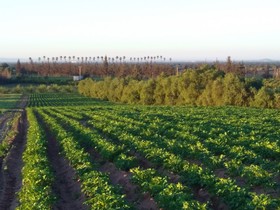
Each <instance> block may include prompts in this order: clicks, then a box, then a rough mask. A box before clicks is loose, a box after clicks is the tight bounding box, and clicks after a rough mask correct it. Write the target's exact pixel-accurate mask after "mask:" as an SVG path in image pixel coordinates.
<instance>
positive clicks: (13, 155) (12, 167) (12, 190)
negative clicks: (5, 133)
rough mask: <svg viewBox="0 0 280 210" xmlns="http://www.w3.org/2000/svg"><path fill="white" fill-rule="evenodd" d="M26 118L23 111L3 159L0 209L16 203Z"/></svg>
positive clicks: (13, 205) (12, 206) (20, 181)
mask: <svg viewBox="0 0 280 210" xmlns="http://www.w3.org/2000/svg"><path fill="white" fill-rule="evenodd" d="M26 130H27V119H26V113H25V111H23V113H22V116H21V119H20V121H19V124H18V132H19V133H18V134H17V136H16V137H15V139H14V141H13V142H12V147H11V149H10V151H9V153H8V155H7V156H6V158H5V159H4V160H3V163H2V167H1V175H2V177H1V180H2V182H1V184H2V187H1V189H2V191H1V192H0V209H14V208H15V207H16V205H17V198H16V192H17V191H18V190H19V189H20V187H21V184H22V178H21V169H22V166H23V161H22V153H23V151H24V147H25V142H26Z"/></svg>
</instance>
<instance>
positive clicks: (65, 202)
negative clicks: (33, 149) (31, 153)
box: [36, 114, 89, 210]
mask: <svg viewBox="0 0 280 210" xmlns="http://www.w3.org/2000/svg"><path fill="white" fill-rule="evenodd" d="M36 117H37V119H38V122H39V123H40V124H42V125H44V123H43V121H42V119H41V118H40V117H38V114H37V115H36ZM44 129H45V132H46V136H47V155H48V159H49V161H50V164H51V168H52V169H53V172H54V176H55V178H54V183H53V186H52V190H53V192H54V194H55V196H56V198H57V201H56V202H55V204H54V206H53V207H52V209H54V210H58V209H67V210H77V209H79V210H87V209H89V207H88V206H86V205H85V204H84V202H85V200H86V199H85V195H84V194H83V193H82V191H81V184H80V183H79V182H78V181H77V180H76V175H75V171H74V169H73V168H72V167H71V166H70V164H69V162H68V161H67V160H66V159H65V158H64V157H63V156H62V155H61V154H60V152H59V151H60V150H59V144H58V142H57V141H56V139H55V138H54V137H53V136H52V134H51V132H50V130H49V129H48V128H47V127H46V126H45V127H44Z"/></svg>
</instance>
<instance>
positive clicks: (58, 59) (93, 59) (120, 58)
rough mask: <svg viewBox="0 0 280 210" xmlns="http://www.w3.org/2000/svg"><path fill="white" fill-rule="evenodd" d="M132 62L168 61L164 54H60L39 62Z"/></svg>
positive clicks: (40, 58)
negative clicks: (129, 55)
mask: <svg viewBox="0 0 280 210" xmlns="http://www.w3.org/2000/svg"><path fill="white" fill-rule="evenodd" d="M105 60H106V61H107V62H113V63H114V62H118V61H119V62H120V63H122V62H127V61H128V62H130V63H136V62H137V63H140V62H166V61H167V59H166V57H163V56H162V55H157V56H143V57H130V58H129V59H128V60H127V57H126V56H116V57H107V56H96V57H91V56H89V57H83V56H82V57H76V56H59V57H51V58H50V57H46V56H43V57H38V63H41V62H42V63H46V62H47V63H49V62H53V63H54V62H56V63H58V62H60V63H67V62H69V63H70V62H73V63H95V62H104V61H105ZM168 60H169V61H170V62H171V61H172V58H169V59H168ZM29 61H30V62H31V63H32V62H34V60H33V59H32V58H31V57H29Z"/></svg>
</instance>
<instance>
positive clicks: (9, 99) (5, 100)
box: [0, 88, 21, 111]
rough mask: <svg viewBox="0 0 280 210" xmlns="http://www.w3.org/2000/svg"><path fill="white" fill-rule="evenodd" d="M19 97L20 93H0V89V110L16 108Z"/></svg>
mask: <svg viewBox="0 0 280 210" xmlns="http://www.w3.org/2000/svg"><path fill="white" fill-rule="evenodd" d="M0 89H1V88H0ZM20 97H21V94H1V91H0V110H1V109H3V111H4V110H5V109H12V108H16V106H17V103H18V102H19V100H20Z"/></svg>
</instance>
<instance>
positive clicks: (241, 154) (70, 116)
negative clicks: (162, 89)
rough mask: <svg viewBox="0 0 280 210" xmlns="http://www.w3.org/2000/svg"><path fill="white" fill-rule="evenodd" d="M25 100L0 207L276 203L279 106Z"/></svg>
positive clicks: (6, 161)
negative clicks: (247, 106) (197, 105)
mask: <svg viewBox="0 0 280 210" xmlns="http://www.w3.org/2000/svg"><path fill="white" fill-rule="evenodd" d="M26 99H27V98H26V97H22V98H21V100H22V101H26V102H27V108H26V109H24V105H25V102H22V103H18V104H21V106H22V107H21V108H23V109H22V111H21V112H15V114H13V117H11V123H10V124H11V126H10V127H8V128H6V130H7V132H11V138H10V140H9V141H7V140H5V138H4V137H3V136H1V139H2V144H3V143H4V142H6V141H7V142H8V143H7V146H6V147H5V149H4V152H3V154H1V155H2V156H1V157H2V158H1V163H2V170H1V177H0V178H1V182H0V188H1V197H0V204H1V206H0V207H2V208H1V209H9V208H12V209H13V208H15V207H17V208H18V209H172V210H173V209H219V210H222V209H242V210H243V209H252V210H253V209H273V210H274V209H280V207H279V206H280V199H279V197H280V175H279V172H280V143H279V139H280V130H279V129H278V128H279V126H280V111H279V110H273V109H252V108H234V107H216V108H211V107H170V106H131V105H121V104H112V103H107V102H102V101H98V100H94V99H89V98H85V97H82V96H80V95H76V94H31V95H30V96H29V97H28V101H27V100H26ZM25 110H26V111H25ZM5 113H7V112H4V114H5ZM0 119H2V120H5V119H6V118H3V117H1V118H0ZM27 122H28V123H27ZM13 126H14V127H13ZM12 131H17V132H15V133H14V135H12V134H13V132H12ZM5 136H6V135H5ZM1 148H2V147H1ZM2 177H7V178H4V179H3V178H2Z"/></svg>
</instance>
